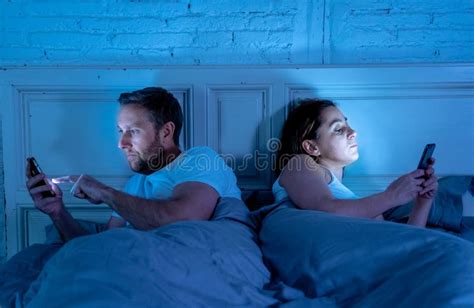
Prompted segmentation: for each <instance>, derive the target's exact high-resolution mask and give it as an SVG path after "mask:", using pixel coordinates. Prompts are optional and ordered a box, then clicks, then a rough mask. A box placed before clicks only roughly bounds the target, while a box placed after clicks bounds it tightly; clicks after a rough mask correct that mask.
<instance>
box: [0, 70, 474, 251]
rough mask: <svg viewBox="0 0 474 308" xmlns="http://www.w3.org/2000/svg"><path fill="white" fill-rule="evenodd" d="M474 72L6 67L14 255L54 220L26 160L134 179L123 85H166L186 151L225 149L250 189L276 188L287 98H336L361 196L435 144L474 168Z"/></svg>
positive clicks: (100, 216)
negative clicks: (178, 110) (275, 151)
mask: <svg viewBox="0 0 474 308" xmlns="http://www.w3.org/2000/svg"><path fill="white" fill-rule="evenodd" d="M473 79H474V64H464V65H448V64H447V65H419V66H417V65H405V66H403V65H392V66H370V67H367V66H366V67H359V66H354V67H347V66H346V67H339V66H334V67H332V66H322V67H300V68H297V67H278V68H273V67H233V66H227V67H157V68H141V67H135V68H104V67H84V68H77V67H70V68H67V67H62V68H53V67H48V68H11V69H10V68H6V69H3V70H0V93H1V98H2V118H3V133H4V136H3V147H4V160H5V164H4V165H5V191H6V201H7V208H6V213H7V249H8V250H7V253H8V257H10V256H12V255H13V254H14V253H16V252H17V251H19V250H20V249H22V248H24V247H26V246H28V245H31V244H33V243H37V242H41V241H43V240H44V226H45V225H46V224H48V223H49V220H48V218H47V217H46V216H45V215H43V214H41V213H39V212H38V211H36V210H35V209H34V207H33V206H32V202H31V199H30V197H29V195H28V193H27V191H26V189H25V180H26V179H25V176H24V166H25V158H26V157H27V156H30V155H34V156H35V157H36V158H37V160H38V162H39V163H40V165H41V166H42V168H43V170H44V171H45V172H46V173H47V174H48V175H49V176H51V177H54V176H61V175H66V174H80V173H87V174H91V175H93V176H95V177H97V178H98V179H100V180H101V181H103V182H105V183H106V184H108V185H111V186H114V187H116V188H120V187H122V185H123V184H124V183H125V181H126V179H127V178H128V177H129V176H130V174H131V173H130V171H129V169H128V165H127V164H126V161H125V159H124V158H123V157H122V154H121V152H120V150H119V149H118V148H117V134H116V128H115V114H116V111H117V110H118V104H117V98H118V95H119V94H120V93H121V92H124V91H131V90H136V89H140V88H143V87H146V86H162V87H165V88H167V89H169V90H170V91H171V92H172V93H173V94H174V95H175V96H176V97H177V98H178V100H179V101H180V103H181V104H182V106H183V110H184V131H183V134H182V136H181V145H182V147H183V148H185V149H186V148H189V147H192V146H197V145H208V146H211V147H212V148H214V149H215V150H217V151H218V152H219V153H222V154H225V156H226V158H227V160H228V162H229V163H231V164H232V165H233V167H234V168H235V170H236V173H237V176H238V178H239V184H240V185H241V187H242V188H243V189H269V188H270V187H271V184H272V183H273V180H274V178H273V175H272V172H271V168H270V166H271V165H272V161H274V155H271V154H272V153H271V150H272V148H273V147H274V146H275V143H274V141H275V139H274V138H278V137H279V134H280V129H281V126H282V123H283V121H284V119H285V116H286V110H287V108H286V107H287V105H288V102H289V101H290V100H293V99H296V98H302V97H324V98H331V99H334V100H335V101H336V103H338V104H339V106H340V107H341V109H342V110H343V112H344V113H345V114H346V115H347V116H348V118H349V121H350V123H351V125H352V126H353V127H354V128H355V129H356V130H357V131H358V140H359V145H360V152H361V158H360V160H359V161H358V162H357V163H355V164H354V165H353V166H351V167H349V168H348V169H347V171H346V178H345V180H346V183H347V184H348V186H350V187H351V188H352V189H353V190H354V191H355V192H356V193H358V194H360V195H366V194H369V193H373V192H376V191H380V190H382V189H384V188H385V187H386V185H387V184H388V183H389V182H390V181H391V180H393V178H394V177H396V176H397V175H399V174H401V173H405V172H407V171H410V170H412V169H413V168H415V166H416V164H417V161H418V158H419V155H420V154H421V151H422V149H423V146H424V144H426V143H428V142H436V143H437V145H438V147H437V149H436V155H435V156H436V157H437V159H438V162H437V171H438V173H439V174H441V175H454V174H455V175H460V174H470V175H472V174H474V80H473ZM229 154H233V155H234V156H232V157H231V156H229ZM255 161H257V162H255ZM65 201H66V204H67V206H68V207H69V208H70V209H71V211H72V213H73V215H74V216H76V217H79V218H83V219H88V220H94V221H106V220H107V219H108V216H109V214H110V211H109V209H108V208H107V207H105V206H91V205H88V204H87V203H84V202H82V201H80V200H77V199H74V198H72V197H71V196H70V195H69V194H68V192H67V190H65Z"/></svg>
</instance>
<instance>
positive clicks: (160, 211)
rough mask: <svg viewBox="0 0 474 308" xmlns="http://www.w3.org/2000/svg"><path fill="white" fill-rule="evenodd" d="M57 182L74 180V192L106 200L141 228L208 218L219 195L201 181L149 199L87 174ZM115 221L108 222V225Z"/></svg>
mask: <svg viewBox="0 0 474 308" xmlns="http://www.w3.org/2000/svg"><path fill="white" fill-rule="evenodd" d="M55 181H56V182H57V183H66V182H76V184H75V185H74V186H75V191H74V196H76V197H78V198H81V199H86V200H88V201H89V202H91V203H94V204H99V203H106V204H107V205H109V206H110V207H111V208H112V209H113V210H115V211H116V212H117V213H119V214H120V216H121V217H122V218H123V219H125V220H126V221H128V222H130V223H131V224H132V225H133V226H135V228H137V229H140V230H150V229H153V228H156V227H158V226H163V225H166V224H169V223H173V222H176V221H180V220H207V219H209V218H210V217H211V215H212V213H213V211H214V208H215V206H216V204H217V200H218V198H219V194H218V192H217V191H216V190H215V189H214V188H213V187H212V186H210V185H208V184H204V183H201V182H191V181H189V182H184V183H181V184H179V185H177V186H176V187H175V188H174V189H173V192H172V195H171V198H169V199H166V200H151V199H144V198H140V197H135V196H131V195H129V194H127V193H124V192H121V191H118V190H115V189H113V188H112V187H109V186H107V185H104V184H103V183H101V182H99V181H97V180H96V179H94V178H93V177H90V176H88V175H82V176H80V177H77V176H67V177H62V178H56V179H55ZM115 223H118V221H115V222H111V221H109V223H108V225H107V226H108V228H109V227H113V226H115ZM120 226H121V225H120Z"/></svg>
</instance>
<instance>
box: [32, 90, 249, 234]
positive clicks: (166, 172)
mask: <svg viewBox="0 0 474 308" xmlns="http://www.w3.org/2000/svg"><path fill="white" fill-rule="evenodd" d="M119 103H120V107H121V108H120V111H119V114H118V120H117V127H118V131H119V133H120V140H119V144H118V146H119V148H120V149H122V151H123V152H124V154H125V155H126V157H127V160H128V163H129V165H130V168H131V169H132V170H133V171H134V172H136V173H137V174H136V175H135V176H133V177H132V178H131V179H130V180H129V182H128V183H127V185H126V187H125V190H124V192H121V191H117V190H115V189H113V188H112V187H108V186H106V185H104V184H103V183H100V182H99V181H97V180H96V179H94V178H92V177H90V176H88V175H81V176H80V177H76V176H67V177H62V178H57V179H53V180H52V181H51V180H49V179H47V178H46V176H45V175H44V174H39V175H36V176H34V177H31V176H30V170H29V167H27V172H26V173H27V177H28V178H29V179H28V182H27V187H28V190H29V192H30V194H31V197H32V198H33V201H34V204H35V206H36V207H37V208H38V209H39V210H40V211H42V212H44V213H46V214H47V215H49V216H50V217H51V219H52V221H53V223H54V225H55V226H56V228H57V229H58V230H59V232H60V233H61V235H62V237H63V238H64V239H65V240H69V239H72V238H74V237H77V236H80V235H85V234H87V232H86V231H85V230H84V229H83V228H81V226H80V225H79V224H78V222H77V221H75V220H74V218H73V217H72V216H71V214H70V213H69V212H68V211H67V209H66V208H65V206H64V203H63V200H62V192H61V189H60V188H59V187H58V186H57V185H56V184H59V183H65V182H74V183H75V184H74V191H73V193H74V196H76V197H78V198H82V199H86V200H88V201H89V202H91V203H94V204H99V203H105V204H107V205H108V206H110V208H112V209H113V210H114V213H113V215H112V216H111V218H110V219H109V222H108V223H107V229H112V228H117V227H123V226H125V225H126V223H127V222H128V223H130V224H131V225H133V226H134V227H135V228H136V229H140V230H150V229H154V228H156V227H159V226H163V225H166V224H170V223H173V222H177V221H183V220H207V219H209V218H210V217H211V215H212V213H213V211H214V208H215V206H216V204H217V201H218V199H219V198H220V197H234V198H238V199H240V190H239V188H238V187H237V183H236V178H235V175H234V173H233V172H232V170H231V169H230V168H229V167H228V166H226V164H225V162H224V161H223V159H222V158H220V157H219V156H218V155H217V153H216V152H214V151H213V150H211V149H210V148H206V147H197V148H193V149H190V150H188V151H187V152H185V153H181V150H180V149H179V134H180V132H181V127H182V119H183V115H182V111H181V107H180V105H179V103H178V101H177V100H176V99H175V98H174V97H173V95H172V94H171V93H169V92H168V91H166V90H165V89H162V88H145V89H142V90H138V91H134V92H131V93H122V94H121V95H120V97H119ZM43 179H45V180H46V181H47V184H46V185H43V186H39V187H36V188H34V187H35V185H36V184H37V183H38V182H39V181H41V180H43ZM49 190H53V191H54V192H55V193H56V196H55V197H47V198H44V197H42V195H41V192H44V191H49Z"/></svg>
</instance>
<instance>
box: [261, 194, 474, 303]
mask: <svg viewBox="0 0 474 308" xmlns="http://www.w3.org/2000/svg"><path fill="white" fill-rule="evenodd" d="M263 211H265V210H263ZM260 240H261V248H262V251H263V254H264V257H265V260H266V261H267V262H268V265H269V266H270V268H271V270H272V271H273V272H275V273H276V274H277V275H278V276H279V277H280V279H281V280H282V281H283V282H284V283H286V284H287V285H289V286H291V287H294V288H297V289H300V290H302V291H303V292H304V294H305V296H306V297H307V298H309V299H315V300H321V299H325V300H327V301H328V302H330V301H331V300H332V301H333V302H334V303H335V304H336V305H337V306H339V307H393V306H401V307H416V306H419V305H421V306H423V307H445V306H451V305H463V306H464V305H465V306H469V307H472V306H473V305H474V245H473V244H472V243H470V242H468V241H465V240H463V239H460V238H458V237H455V236H452V235H450V234H446V233H442V232H439V231H433V230H427V229H421V228H416V227H411V226H407V225H403V224H397V223H392V222H384V221H376V220H369V219H358V218H349V217H343V216H335V215H331V214H327V213H322V212H317V211H307V210H301V209H296V208H294V207H293V204H292V203H291V202H288V201H287V202H284V203H282V204H280V205H279V206H273V208H271V209H270V213H268V214H267V215H266V217H264V219H263V221H262V228H261V231H260ZM306 304H308V302H307V303H306Z"/></svg>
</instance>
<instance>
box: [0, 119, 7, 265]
mask: <svg viewBox="0 0 474 308" xmlns="http://www.w3.org/2000/svg"><path fill="white" fill-rule="evenodd" d="M1 121H2V116H1V115H0V124H1V123H2V122H1ZM2 136H3V134H2V125H0V263H2V262H3V261H4V259H5V256H6V254H7V252H6V247H5V242H6V240H5V186H4V183H5V179H4V174H3V170H4V169H3V145H2Z"/></svg>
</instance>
